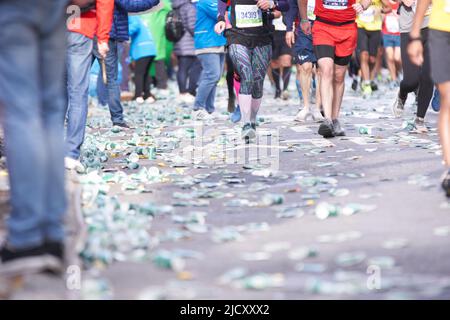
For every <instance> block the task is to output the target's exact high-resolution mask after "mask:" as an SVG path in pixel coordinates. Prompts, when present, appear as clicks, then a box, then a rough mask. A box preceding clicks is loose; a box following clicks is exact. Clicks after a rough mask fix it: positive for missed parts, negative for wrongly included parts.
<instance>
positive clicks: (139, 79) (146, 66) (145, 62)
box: [134, 57, 155, 99]
mask: <svg viewBox="0 0 450 320" xmlns="http://www.w3.org/2000/svg"><path fill="white" fill-rule="evenodd" d="M154 58H155V57H144V58H141V59H138V60H136V65H135V68H134V84H135V86H136V91H135V94H134V98H135V99H136V98H138V97H143V98H144V99H147V98H148V97H150V77H149V76H148V74H149V71H150V66H151V65H152V62H153V59H154Z"/></svg>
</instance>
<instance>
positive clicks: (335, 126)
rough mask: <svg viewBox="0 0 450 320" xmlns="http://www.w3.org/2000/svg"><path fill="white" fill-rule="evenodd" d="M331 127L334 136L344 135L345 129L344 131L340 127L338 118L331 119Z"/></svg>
mask: <svg viewBox="0 0 450 320" xmlns="http://www.w3.org/2000/svg"><path fill="white" fill-rule="evenodd" d="M333 129H334V135H335V136H336V137H338V136H339V137H342V136H345V131H344V129H342V127H341V124H340V122H339V120H338V119H335V120H333Z"/></svg>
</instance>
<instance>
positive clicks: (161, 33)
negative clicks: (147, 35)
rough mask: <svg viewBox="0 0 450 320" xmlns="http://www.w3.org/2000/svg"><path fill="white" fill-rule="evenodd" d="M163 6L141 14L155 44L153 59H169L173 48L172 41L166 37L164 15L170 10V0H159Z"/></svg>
mask: <svg viewBox="0 0 450 320" xmlns="http://www.w3.org/2000/svg"><path fill="white" fill-rule="evenodd" d="M161 3H162V4H163V7H162V8H161V9H160V10H158V11H155V12H149V13H146V14H144V15H142V16H141V18H142V20H143V21H144V23H145V25H146V26H147V27H148V28H149V30H150V32H151V34H152V36H153V40H154V42H155V45H156V57H155V60H163V59H164V60H169V59H170V56H171V54H172V50H173V43H172V42H170V41H168V40H167V39H166V34H165V30H164V28H165V25H166V16H167V14H168V13H169V12H170V11H172V5H171V3H170V0H161Z"/></svg>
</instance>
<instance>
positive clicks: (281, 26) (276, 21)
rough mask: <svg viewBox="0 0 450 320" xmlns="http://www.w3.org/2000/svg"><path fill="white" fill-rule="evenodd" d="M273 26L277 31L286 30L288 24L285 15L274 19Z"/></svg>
mask: <svg viewBox="0 0 450 320" xmlns="http://www.w3.org/2000/svg"><path fill="white" fill-rule="evenodd" d="M273 26H274V27H275V30H277V31H286V29H287V28H286V25H285V24H284V23H283V17H279V18H276V19H274V20H273Z"/></svg>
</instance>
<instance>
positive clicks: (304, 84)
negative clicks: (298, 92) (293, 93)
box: [300, 62, 312, 110]
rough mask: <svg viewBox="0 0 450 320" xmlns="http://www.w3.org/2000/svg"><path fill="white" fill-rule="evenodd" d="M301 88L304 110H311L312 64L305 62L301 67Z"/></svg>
mask: <svg viewBox="0 0 450 320" xmlns="http://www.w3.org/2000/svg"><path fill="white" fill-rule="evenodd" d="M300 70H301V71H300V87H301V88H302V94H303V104H304V108H305V109H307V110H310V103H309V89H310V88H311V78H312V63H311V62H305V63H304V64H302V65H301V66H300Z"/></svg>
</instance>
